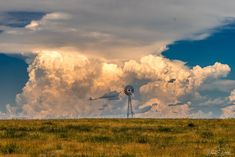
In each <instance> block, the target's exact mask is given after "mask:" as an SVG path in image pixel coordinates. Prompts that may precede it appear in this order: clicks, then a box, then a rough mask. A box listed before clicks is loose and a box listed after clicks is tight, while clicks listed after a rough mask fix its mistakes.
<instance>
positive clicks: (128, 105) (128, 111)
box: [127, 96, 131, 118]
mask: <svg viewBox="0 0 235 157" xmlns="http://www.w3.org/2000/svg"><path fill="white" fill-rule="evenodd" d="M130 99H131V98H130V96H128V102H127V118H129V114H130Z"/></svg>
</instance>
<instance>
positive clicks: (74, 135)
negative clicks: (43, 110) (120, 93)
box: [0, 119, 235, 157]
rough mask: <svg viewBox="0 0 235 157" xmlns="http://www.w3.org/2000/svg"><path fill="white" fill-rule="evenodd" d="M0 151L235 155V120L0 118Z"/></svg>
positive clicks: (140, 156) (77, 156) (84, 156)
mask: <svg viewBox="0 0 235 157" xmlns="http://www.w3.org/2000/svg"><path fill="white" fill-rule="evenodd" d="M0 156H4V157H7V156H12V157H13V156H32V157H37V156H42V157H44V156H45V157H47V156H48V157H54V156H55V157H57V156H62V157H67V156H72V157H73V156H74V157H135V156H136V157H158V156H160V157H201V156H202V157H217V156H218V157H220V156H228V157H235V119H226V120H192V119H176V120H173V119H79V120H62V119H60V120H1V121H0Z"/></svg>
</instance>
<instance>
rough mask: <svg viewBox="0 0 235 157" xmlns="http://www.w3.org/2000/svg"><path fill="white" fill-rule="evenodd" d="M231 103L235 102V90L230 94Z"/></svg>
mask: <svg viewBox="0 0 235 157" xmlns="http://www.w3.org/2000/svg"><path fill="white" fill-rule="evenodd" d="M229 100H230V101H231V103H235V90H233V91H232V92H231V94H230V96H229Z"/></svg>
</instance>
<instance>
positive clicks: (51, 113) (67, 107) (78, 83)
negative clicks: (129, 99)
mask: <svg viewBox="0 0 235 157" xmlns="http://www.w3.org/2000/svg"><path fill="white" fill-rule="evenodd" d="M28 72H29V80H28V82H27V83H26V85H25V87H24V88H23V91H22V93H20V94H18V95H17V98H16V101H17V105H16V107H15V109H14V110H15V111H16V113H17V114H20V115H24V116H26V117H30V118H58V117H64V118H75V117H100V116H109V117H112V116H113V117H115V115H117V116H118V115H125V110H126V105H125V104H126V97H125V96H124V94H121V98H120V100H118V101H108V100H97V101H94V102H93V103H92V104H91V103H90V101H89V100H88V98H89V97H90V96H93V97H99V96H101V95H103V94H105V93H107V92H111V91H118V92H120V91H122V90H123V87H124V86H125V85H127V84H132V85H134V86H135V88H136V93H135V96H134V98H133V103H134V110H135V112H136V116H137V117H189V116H190V114H191V111H190V105H191V102H181V101H182V98H183V97H185V96H187V95H190V94H194V93H195V92H197V89H198V88H199V87H200V85H201V84H202V83H203V82H204V81H205V80H207V79H218V78H220V77H225V76H226V75H227V74H228V73H229V72H230V68H229V66H228V65H225V64H220V63H215V64H214V65H212V66H208V67H205V68H201V67H199V66H196V67H194V68H192V69H190V68H189V67H187V66H186V65H185V64H184V63H183V62H181V61H173V60H169V59H166V58H164V57H163V56H161V55H159V56H154V55H148V56H145V57H142V58H141V59H140V60H129V61H125V62H119V63H110V61H109V62H107V61H105V60H103V59H99V58H91V57H87V56H84V55H82V54H80V53H78V52H63V51H57V52H56V51H50V52H48V51H42V52H40V53H38V54H37V55H36V57H35V58H34V59H33V61H32V62H31V63H30V65H29V68H28ZM179 102H180V103H179ZM174 103H175V104H177V103H178V104H181V105H175V106H169V104H174ZM8 108H10V107H8ZM8 110H9V109H8Z"/></svg>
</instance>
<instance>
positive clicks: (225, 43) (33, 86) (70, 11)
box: [0, 0, 235, 118]
mask: <svg viewBox="0 0 235 157" xmlns="http://www.w3.org/2000/svg"><path fill="white" fill-rule="evenodd" d="M20 1H21V3H17V2H18V1H16V0H13V1H12V2H4V3H1V2H0V10H1V12H0V74H1V77H0V87H1V88H0V118H1V115H4V117H6V116H5V115H7V116H9V117H14V116H16V117H22V116H23V117H25V116H26V117H29V118H58V117H60V118H61V117H66V118H68V117H69V118H74V117H100V116H102V117H103V116H104V117H105V116H107V117H115V116H117V117H120V116H121V117H122V116H123V115H125V112H126V106H125V103H126V97H125V96H123V95H120V101H108V100H98V101H97V102H96V106H95V107H92V106H90V105H89V102H88V101H87V100H88V98H89V97H90V96H92V97H99V96H100V95H105V94H108V93H109V92H113V91H116V92H118V93H119V91H120V90H122V88H123V86H125V85H126V84H133V85H134V86H135V88H136V90H135V91H136V93H135V97H134V98H133V99H134V101H133V102H134V108H135V111H136V113H138V114H136V116H137V117H146V118H148V117H151V118H154V117H156V118H159V117H160V118H182V117H193V118H195V117H196V118H221V117H222V118H224V117H235V113H234V108H235V70H234V69H235V62H234V61H233V60H234V58H235V53H234V52H233V51H234V50H235V45H234V42H235V38H234V36H235V31H234V30H235V20H234V18H235V11H234V7H233V6H234V5H235V3H234V1H232V0H228V1H227V3H226V4H225V3H222V2H221V1H219V0H214V1H213V4H212V3H211V0H207V1H204V0H198V1H187V0H181V1H180V2H178V3H175V1H174V0H169V1H165V0H157V1H153V0H146V1H145V2H143V1H140V0H136V1H132V0H127V1H124V0H123V1H122V0H119V1H118V0H97V1H96V2H94V1H92V0H79V1H77V0H75V1H69V2H68V1H64V0H58V3H55V2H54V1H52V0H48V1H37V2H32V1H30V0H20ZM140 10H142V11H141V12H140ZM170 80H174V81H173V82H172V81H170ZM169 104H181V105H176V106H174V105H173V106H174V107H172V106H169ZM99 109H102V110H99Z"/></svg>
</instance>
